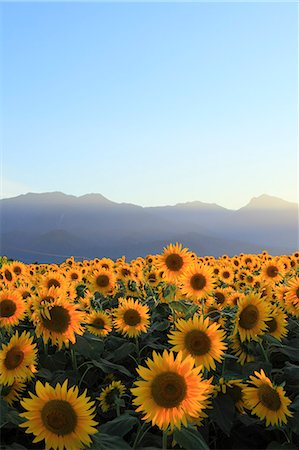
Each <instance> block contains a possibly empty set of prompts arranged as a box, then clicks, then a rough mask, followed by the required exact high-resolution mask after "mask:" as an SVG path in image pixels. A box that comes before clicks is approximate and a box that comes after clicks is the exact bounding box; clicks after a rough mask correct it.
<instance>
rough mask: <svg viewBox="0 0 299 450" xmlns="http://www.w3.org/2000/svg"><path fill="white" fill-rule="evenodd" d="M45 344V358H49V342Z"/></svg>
mask: <svg viewBox="0 0 299 450" xmlns="http://www.w3.org/2000/svg"><path fill="white" fill-rule="evenodd" d="M43 342H44V352H45V356H46V357H48V342H45V341H43Z"/></svg>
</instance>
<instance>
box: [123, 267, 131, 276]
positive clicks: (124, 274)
mask: <svg viewBox="0 0 299 450" xmlns="http://www.w3.org/2000/svg"><path fill="white" fill-rule="evenodd" d="M121 274H122V276H124V277H127V276H129V275H130V271H129V270H128V269H121Z"/></svg>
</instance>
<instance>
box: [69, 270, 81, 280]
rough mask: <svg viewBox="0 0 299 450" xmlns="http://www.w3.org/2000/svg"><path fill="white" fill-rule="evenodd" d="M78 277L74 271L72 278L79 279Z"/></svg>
mask: <svg viewBox="0 0 299 450" xmlns="http://www.w3.org/2000/svg"><path fill="white" fill-rule="evenodd" d="M78 278H79V276H78V274H77V273H76V272H74V273H72V275H71V279H72V280H78Z"/></svg>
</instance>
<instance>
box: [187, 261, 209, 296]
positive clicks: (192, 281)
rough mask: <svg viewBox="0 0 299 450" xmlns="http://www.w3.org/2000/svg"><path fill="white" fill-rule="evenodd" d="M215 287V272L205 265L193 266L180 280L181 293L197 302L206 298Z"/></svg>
mask: <svg viewBox="0 0 299 450" xmlns="http://www.w3.org/2000/svg"><path fill="white" fill-rule="evenodd" d="M213 287H214V277H213V270H212V269H211V268H210V267H209V266H207V265H203V264H197V263H195V264H192V265H191V266H189V268H188V269H186V271H185V272H184V273H183V275H182V276H181V277H180V279H179V289H180V291H181V293H182V294H183V295H185V296H186V297H187V298H190V299H192V300H195V301H198V300H201V299H204V298H206V297H207V295H208V294H209V293H210V292H212V290H213Z"/></svg>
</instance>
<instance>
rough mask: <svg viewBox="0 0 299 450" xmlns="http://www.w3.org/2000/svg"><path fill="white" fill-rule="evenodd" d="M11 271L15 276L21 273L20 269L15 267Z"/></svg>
mask: <svg viewBox="0 0 299 450" xmlns="http://www.w3.org/2000/svg"><path fill="white" fill-rule="evenodd" d="M13 271H14V273H15V274H16V275H20V273H21V272H22V269H21V267H19V266H16V267H14V269H13Z"/></svg>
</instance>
